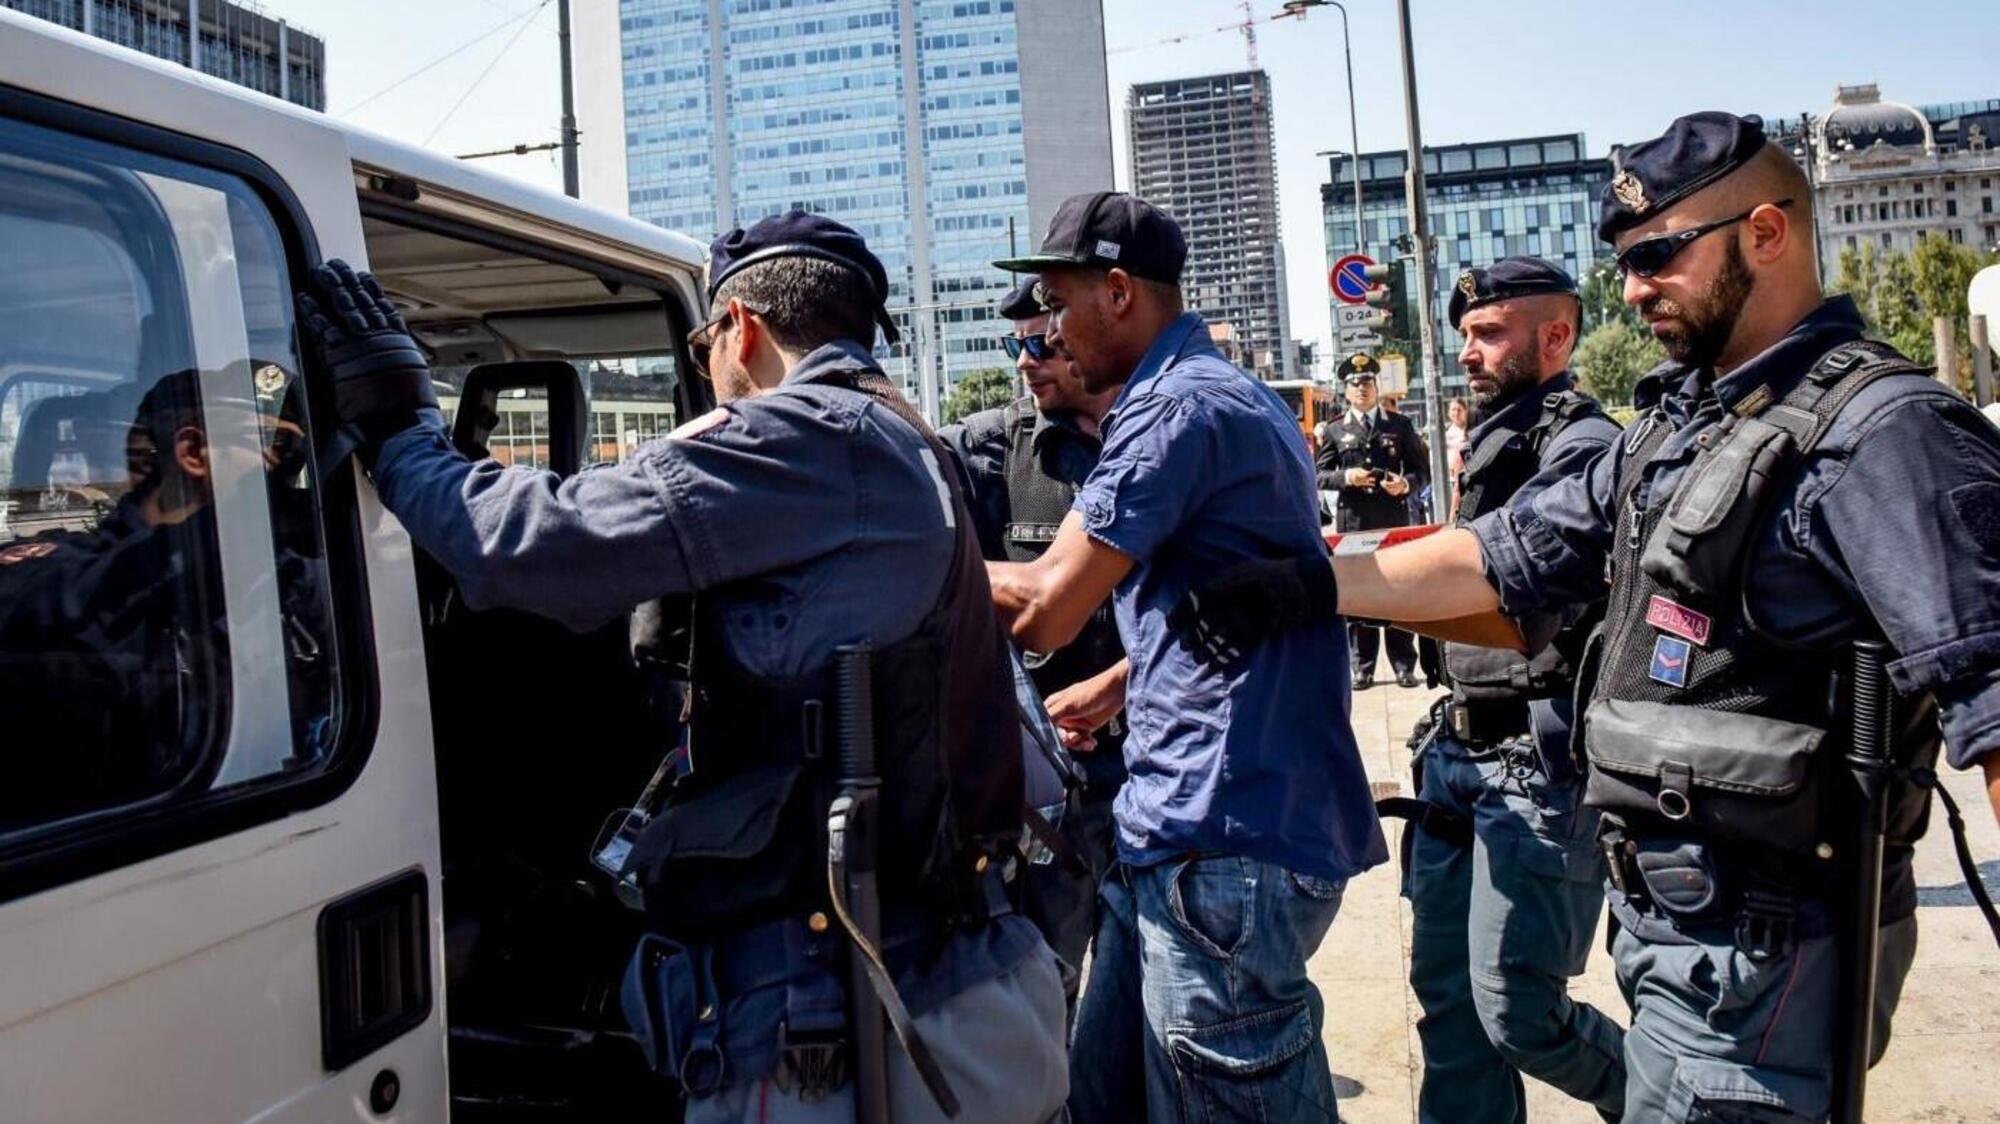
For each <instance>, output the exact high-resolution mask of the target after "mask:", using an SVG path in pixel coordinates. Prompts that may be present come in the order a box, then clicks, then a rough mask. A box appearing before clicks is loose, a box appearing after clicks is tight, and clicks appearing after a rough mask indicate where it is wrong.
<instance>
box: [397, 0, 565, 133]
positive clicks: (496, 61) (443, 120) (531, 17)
mask: <svg viewBox="0 0 2000 1124" xmlns="http://www.w3.org/2000/svg"><path fill="white" fill-rule="evenodd" d="M548 6H549V0H542V2H541V3H539V4H537V5H535V8H534V10H533V11H531V12H529V13H528V14H527V17H526V18H525V19H523V20H522V21H521V26H520V27H517V28H515V29H514V37H513V38H511V39H509V40H507V45H506V46H504V47H501V48H500V53H499V54H497V55H494V56H493V61H492V62H489V63H487V64H486V69H485V70H482V71H480V72H479V77H477V78H474V79H473V80H472V85H470V86H467V87H466V88H465V92H464V93H463V94H460V95H459V96H458V100H457V101H455V102H453V103H451V108H450V109H447V110H445V113H444V116H443V117H440V118H438V123H437V124H435V125H433V126H431V131H430V132H429V133H426V134H425V135H424V144H425V145H427V146H428V145H429V144H430V143H431V138H433V137H435V136H437V135H438V132H439V131H440V130H442V129H443V128H444V127H445V125H447V124H448V123H450V121H451V119H452V115H453V114H456V113H457V112H458V111H459V109H460V108H461V107H462V106H464V105H465V103H466V101H467V99H469V98H471V97H472V95H473V92H474V91H476V90H478V89H479V84H480V83H481V82H484V81H486V76H487V75H489V74H491V73H493V68H494V67H496V66H499V65H500V60H501V59H504V58H506V57H507V52H509V51H511V50H513V49H514V44H516V43H518V42H520V41H521V36H522V35H524V34H526V33H527V30H528V28H530V27H532V26H534V23H535V17H536V16H538V15H540V14H541V12H542V9H544V8H546V7H548Z"/></svg>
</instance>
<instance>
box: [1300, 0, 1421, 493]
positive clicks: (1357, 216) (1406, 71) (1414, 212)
mask: <svg viewBox="0 0 2000 1124" xmlns="http://www.w3.org/2000/svg"><path fill="white" fill-rule="evenodd" d="M1309 8H1338V9H1340V28H1341V35H1342V37H1343V38H1345V37H1346V35H1347V9H1346V7H1344V6H1343V5H1342V4H1341V3H1340V2H1339V0H1285V10H1284V12H1283V13H1282V16H1298V17H1303V16H1304V15H1305V14H1306V11H1307V9H1309ZM1396 20H1397V38H1398V40H1399V41H1400V43H1401V46H1402V53H1403V112H1404V115H1405V116H1406V117H1407V119H1408V121H1409V131H1410V157H1409V159H1410V170H1409V172H1408V173H1407V174H1406V177H1405V180H1404V184H1405V188H1404V194H1405V195H1406V196H1407V197H1408V201H1407V206H1408V210H1409V216H1410V238H1411V250H1412V256H1413V257H1414V259H1415V263H1416V273H1417V276H1416V289H1417V321H1418V324H1417V329H1418V334H1419V338H1420V339H1421V340H1422V344H1423V352H1422V355H1423V371H1424V417H1425V420H1426V422H1427V423H1428V428H1429V429H1430V431H1431V440H1430V446H1431V495H1432V496H1433V497H1441V496H1443V495H1445V494H1446V493H1447V491H1448V489H1449V485H1450V481H1449V480H1448V479H1447V477H1446V475H1445V473H1446V467H1445V451H1444V375H1443V371H1442V369H1441V368H1442V364H1441V363H1440V361H1439V358H1438V339H1437V327H1436V325H1435V323H1434V322H1433V317H1432V314H1431V304H1432V301H1433V299H1434V296H1435V291H1434V285H1433V283H1432V280H1431V272H1432V268H1433V262H1432V259H1431V253H1432V247H1431V232H1430V223H1429V220H1428V217H1427V216H1428V212H1429V208H1428V206H1427V205H1426V201H1425V199H1424V141H1423V132H1422V129H1421V128H1420V127H1419V125H1418V117H1417V64H1416V58H1415V55H1414V53H1413V51H1412V48H1411V42H1410V3H1409V0H1396ZM1347 112H1348V124H1349V125H1350V127H1352V128H1353V130H1354V134H1355V135H1354V157H1353V160H1354V163H1353V169H1354V239H1355V247H1354V248H1355V251H1356V252H1357V253H1359V252H1361V251H1362V249H1363V239H1362V230H1363V227H1362V221H1361V135H1360V134H1361V130H1360V126H1359V124H1358V114H1357V111H1356V109H1355V105H1354V51H1353V47H1352V45H1351V44H1350V45H1349V47H1348V52H1347Z"/></svg>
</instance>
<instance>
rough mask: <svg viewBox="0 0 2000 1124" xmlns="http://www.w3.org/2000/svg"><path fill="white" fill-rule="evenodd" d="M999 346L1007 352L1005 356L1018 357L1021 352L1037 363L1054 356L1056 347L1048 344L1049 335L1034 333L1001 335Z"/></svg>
mask: <svg viewBox="0 0 2000 1124" xmlns="http://www.w3.org/2000/svg"><path fill="white" fill-rule="evenodd" d="M1000 347H1001V348H1002V349H1003V350H1005V351H1006V352H1007V358H1009V359H1019V358H1020V357H1021V353H1022V352H1024V351H1025V352H1027V353H1028V358H1030V359H1033V360H1034V361H1035V362H1037V363H1041V362H1044V361H1046V360H1048V359H1051V358H1053V357H1054V356H1055V353H1056V349H1055V348H1053V347H1050V346H1049V337H1047V336H1045V335H1042V334H1040V333H1036V334H1035V335H1032V336H1001V337H1000Z"/></svg>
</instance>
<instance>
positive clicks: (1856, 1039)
mask: <svg viewBox="0 0 2000 1124" xmlns="http://www.w3.org/2000/svg"><path fill="white" fill-rule="evenodd" d="M1888 652H1889V647H1888V645H1886V644H1884V643H1882V642H1881V641H1879V640H1860V641H1856V642H1855V645H1854V660H1853V664H1852V674H1851V676H1850V678H1851V680H1852V682H1851V684H1850V687H1849V696H1848V718H1849V724H1850V732H1849V735H1848V740H1847V767H1848V771H1849V773H1850V774H1851V775H1852V776H1853V778H1854V795H1855V803H1856V808H1855V811H1856V812H1858V813H1859V815H1858V817H1857V823H1856V830H1855V834H1854V863H1853V870H1854V892H1853V894H1852V895H1851V897H1850V902H1851V910H1852V912H1850V913H1849V914H1848V916H1847V940H1846V941H1844V942H1843V944H1844V946H1845V947H1844V948H1842V949H1841V962H1840V963H1841V972H1840V1010H1841V1012H1842V1017H1843V1018H1844V1019H1845V1020H1846V1022H1845V1024H1844V1026H1843V1030H1844V1033H1843V1034H1842V1036H1841V1043H1840V1054H1839V1056H1838V1057H1837V1058H1836V1059H1835V1075H1836V1084H1835V1087H1834V1092H1835V1094H1836V1103H1837V1109H1836V1111H1835V1113H1834V1117H1833V1118H1834V1119H1835V1120H1836V1121H1840V1122H1842V1124H1860V1121H1861V1112H1862V1103H1863V1101H1864V1100H1865V1098H1866V1095H1867V1091H1868V1059H1869V1057H1870V1055H1872V1054H1873V1053H1874V1049H1875V975H1876V969H1877V965H1878V960H1879V958H1880V954H1881V948H1882V839H1883V836H1884V835H1885V834H1886V833H1887V831H1888V818H1889V771H1890V765H1891V759H1890V754H1891V746H1890V740H1891V737H1892V736H1893V735H1892V734H1891V732H1890V723H1891V716H1892V714H1893V712H1894V709H1895V707H1894V695H1893V694H1892V692H1891V689H1890V686H1889V675H1888V671H1887V669H1886V664H1887V659H1888Z"/></svg>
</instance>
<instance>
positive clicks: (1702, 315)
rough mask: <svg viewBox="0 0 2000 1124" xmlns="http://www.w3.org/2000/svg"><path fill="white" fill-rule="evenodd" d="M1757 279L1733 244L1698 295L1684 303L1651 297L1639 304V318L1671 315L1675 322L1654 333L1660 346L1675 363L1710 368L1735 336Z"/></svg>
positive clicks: (1729, 245) (1730, 244) (1740, 251)
mask: <svg viewBox="0 0 2000 1124" xmlns="http://www.w3.org/2000/svg"><path fill="white" fill-rule="evenodd" d="M1756 281H1757V279H1756V278H1755V277H1754V276H1752V275H1751V273H1750V267H1749V266H1748V265H1747V264H1746V263H1745V262H1744V261H1743V251H1742V249H1741V248H1740V247H1738V246H1737V244H1736V243H1735V242H1734V241H1731V242H1729V243H1728V245H1727V248H1726V249H1725V250H1724V251H1723V258H1722V271H1721V272H1720V273H1717V274H1716V275H1715V276H1714V277H1712V278H1710V279H1709V281H1708V284H1706V285H1704V286H1702V290H1701V294H1700V295H1699V296H1697V297H1695V298H1693V300H1691V301H1690V302H1689V303H1687V304H1681V303H1679V302H1677V301H1671V300H1668V299H1667V298H1665V297H1654V298H1653V299H1652V300H1649V301H1645V302H1643V303H1641V304H1640V305H1639V314H1640V315H1641V316H1646V317H1649V318H1650V317H1653V316H1671V317H1673V318H1674V320H1675V323H1674V324H1673V325H1672V326H1671V327H1668V328H1666V329H1665V330H1664V331H1659V332H1655V333H1654V336H1655V338H1656V339H1658V340H1659V341H1660V346H1661V347H1664V348H1666V350H1667V355H1668V356H1669V357H1670V358H1672V359H1673V360H1674V361H1675V362H1678V363H1685V364H1687V365H1688V366H1690V367H1713V366H1714V365H1715V362H1716V360H1718V359H1720V358H1722V352H1723V349H1724V348H1726V347H1728V346H1729V337H1731V336H1733V335H1735V334H1736V322H1737V320H1739V319H1740V318H1741V317H1742V315H1743V305H1744V304H1745V303H1746V302H1747V301H1748V300H1749V299H1750V290H1751V289H1752V288H1754V287H1755V286H1756Z"/></svg>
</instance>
